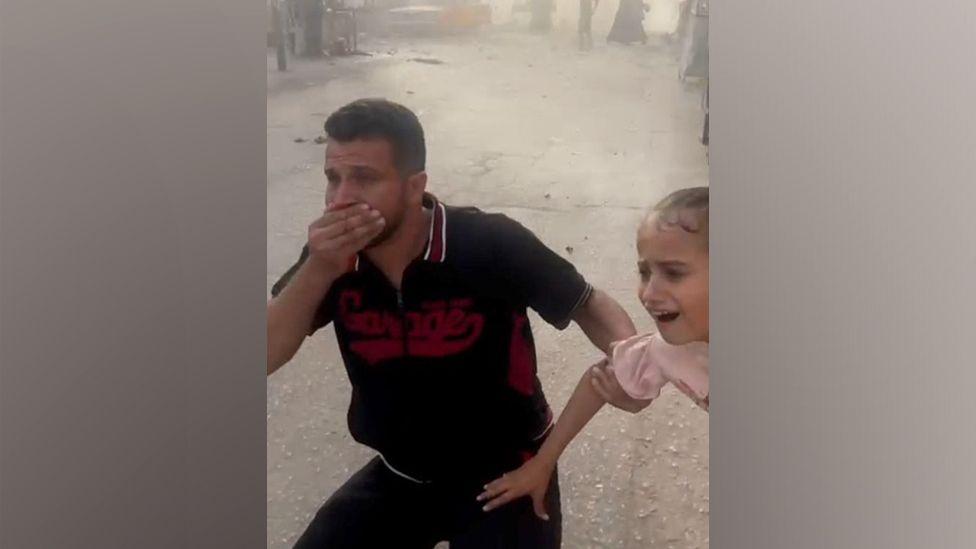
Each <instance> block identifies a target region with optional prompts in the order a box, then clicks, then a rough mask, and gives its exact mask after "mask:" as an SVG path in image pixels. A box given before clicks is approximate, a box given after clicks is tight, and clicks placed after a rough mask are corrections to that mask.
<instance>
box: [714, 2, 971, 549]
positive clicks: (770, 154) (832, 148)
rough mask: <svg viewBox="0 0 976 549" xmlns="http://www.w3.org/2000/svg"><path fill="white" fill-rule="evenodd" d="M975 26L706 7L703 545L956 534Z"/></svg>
mask: <svg viewBox="0 0 976 549" xmlns="http://www.w3.org/2000/svg"><path fill="white" fill-rule="evenodd" d="M974 24H976V3H973V2H969V1H962V0H959V1H949V2H909V1H907V0H897V1H886V2H849V1H840V0H818V1H804V2H770V1H759V0H741V1H736V2H714V3H713V4H712V11H711V29H710V30H711V35H710V39H711V61H712V62H711V96H712V97H711V114H712V116H711V118H712V146H711V174H712V177H711V183H712V191H713V195H712V199H713V203H712V204H713V208H712V221H711V222H712V225H711V227H712V253H713V255H714V257H713V259H712V285H713V287H712V292H711V298H712V317H711V318H712V321H713V330H712V333H713V334H714V335H715V341H714V342H713V347H714V348H713V349H712V351H711V356H712V375H713V386H712V387H713V389H712V390H713V393H714V398H713V399H712V409H711V425H710V429H711V457H710V460H711V474H712V478H711V497H712V500H711V503H712V506H711V542H712V546H713V547H716V548H718V549H784V548H790V549H803V548H811V549H813V548H816V549H823V548H831V549H847V548H850V549H864V548H869V547H885V548H905V549H919V548H961V547H973V546H976V521H974V520H973V517H972V515H973V511H974V509H976V502H974V499H973V494H974V493H976V475H974V474H973V473H972V467H973V463H976V437H974V436H973V435H974V429H973V412H974V408H976V406H974V404H973V402H972V398H971V395H970V393H971V389H972V387H974V386H976V383H974V381H976V379H974V378H976V370H974V368H973V363H974V358H973V349H972V341H973V337H972V333H971V332H972V328H973V324H974V322H973V316H972V315H973V311H976V283H974V281H976V268H974V267H976V245H974V235H976V215H974V203H976V201H974V194H976V190H974V183H976V179H974V174H976V109H974V105H973V98H974V97H976V63H974V60H973V52H976V33H974V32H973V28H974Z"/></svg>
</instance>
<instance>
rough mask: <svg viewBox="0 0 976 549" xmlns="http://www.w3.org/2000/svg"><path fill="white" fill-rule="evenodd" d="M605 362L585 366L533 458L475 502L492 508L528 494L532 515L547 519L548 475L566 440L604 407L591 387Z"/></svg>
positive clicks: (494, 482)
mask: <svg viewBox="0 0 976 549" xmlns="http://www.w3.org/2000/svg"><path fill="white" fill-rule="evenodd" d="M605 363H606V360H603V361H601V362H600V363H598V364H597V365H595V366H594V367H593V368H589V369H587V370H586V372H585V373H584V374H583V377H582V378H580V381H579V383H577V384H576V389H575V390H574V391H573V395H572V396H571V397H569V402H567V403H566V407H565V408H564V409H563V412H562V414H560V416H559V420H558V421H556V424H555V425H554V426H553V428H552V432H551V433H550V434H549V436H548V437H547V438H546V440H545V442H543V443H542V447H541V448H539V452H538V453H537V454H536V455H535V457H533V458H532V459H530V460H529V461H527V462H525V464H523V465H522V466H521V467H519V468H518V469H516V470H515V471H512V472H510V473H506V474H505V475H503V476H502V477H501V478H499V479H497V480H495V481H493V482H491V483H489V484H487V485H486V486H485V491H484V492H482V493H481V495H479V496H478V501H486V502H487V504H486V505H485V506H484V510H485V511H491V510H492V509H496V508H498V507H501V506H502V505H505V504H506V503H509V502H510V501H513V500H515V499H518V498H520V497H523V496H530V497H531V498H532V507H533V508H534V509H535V514H536V515H538V517H539V518H541V519H543V520H549V516H548V515H547V514H546V510H545V506H544V504H543V502H544V501H545V496H546V488H547V487H548V486H549V477H551V476H552V472H553V470H554V469H555V468H556V462H557V461H558V460H559V456H561V455H562V453H563V451H564V450H565V449H566V447H567V446H569V443H570V442H571V441H572V440H573V438H575V437H576V435H577V434H579V432H580V431H581V430H582V429H583V427H584V426H586V424H587V423H589V421H590V419H592V418H593V416H595V415H596V413H597V412H598V411H600V408H602V407H603V404H604V400H603V398H602V397H601V396H600V394H599V393H598V392H597V391H596V389H595V388H594V382H593V378H592V371H593V370H594V369H597V368H599V367H600V366H602V365H603V364H605Z"/></svg>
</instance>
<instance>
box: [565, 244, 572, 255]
mask: <svg viewBox="0 0 976 549" xmlns="http://www.w3.org/2000/svg"><path fill="white" fill-rule="evenodd" d="M566 253H570V254H571V253H573V247H572V246H566Z"/></svg>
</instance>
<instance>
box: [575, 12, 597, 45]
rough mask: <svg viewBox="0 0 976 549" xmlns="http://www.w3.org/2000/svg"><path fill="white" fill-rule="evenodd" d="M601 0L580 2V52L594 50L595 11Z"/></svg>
mask: <svg viewBox="0 0 976 549" xmlns="http://www.w3.org/2000/svg"><path fill="white" fill-rule="evenodd" d="M599 1H600V0H580V2H579V9H580V17H579V28H578V29H577V30H578V32H579V48H580V51H584V50H590V49H593V10H594V9H596V6H597V4H598V3H599Z"/></svg>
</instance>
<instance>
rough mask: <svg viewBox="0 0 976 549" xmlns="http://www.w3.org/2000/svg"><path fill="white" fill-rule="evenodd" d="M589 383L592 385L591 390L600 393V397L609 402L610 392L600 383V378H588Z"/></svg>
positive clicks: (611, 398) (610, 399) (610, 398)
mask: <svg viewBox="0 0 976 549" xmlns="http://www.w3.org/2000/svg"><path fill="white" fill-rule="evenodd" d="M590 385H592V386H593V390H594V391H596V394H598V395H600V398H602V399H603V400H604V401H606V402H610V401H612V400H613V397H612V396H611V395H610V392H609V391H607V390H606V389H604V388H603V385H601V384H600V380H598V379H596V378H593V379H591V380H590Z"/></svg>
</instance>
